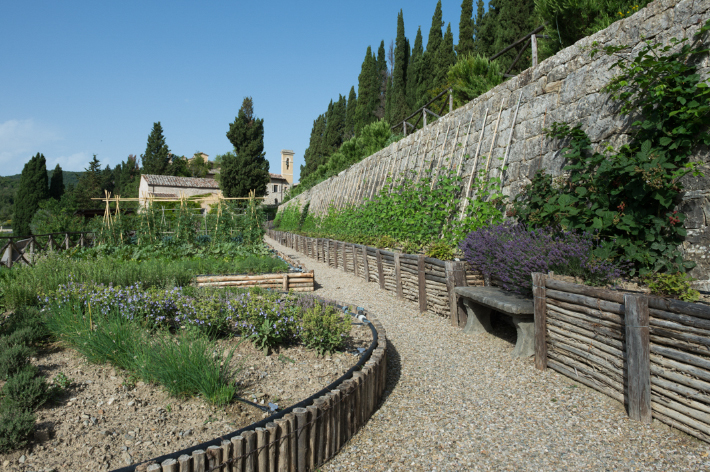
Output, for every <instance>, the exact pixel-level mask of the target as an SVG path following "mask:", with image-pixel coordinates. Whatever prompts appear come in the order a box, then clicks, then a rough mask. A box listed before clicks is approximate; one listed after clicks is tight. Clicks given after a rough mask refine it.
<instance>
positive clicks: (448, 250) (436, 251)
mask: <svg viewBox="0 0 710 472" xmlns="http://www.w3.org/2000/svg"><path fill="white" fill-rule="evenodd" d="M426 255H427V257H433V258H435V259H439V260H442V261H451V260H453V258H454V249H453V248H452V247H451V245H450V244H448V243H446V242H444V241H438V242H435V243H434V244H432V245H430V246H429V247H428V248H427V250H426Z"/></svg>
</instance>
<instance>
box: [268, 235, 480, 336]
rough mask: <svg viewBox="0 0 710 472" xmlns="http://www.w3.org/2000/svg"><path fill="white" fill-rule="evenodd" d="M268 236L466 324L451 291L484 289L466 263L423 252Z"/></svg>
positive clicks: (426, 310)
mask: <svg viewBox="0 0 710 472" xmlns="http://www.w3.org/2000/svg"><path fill="white" fill-rule="evenodd" d="M266 232H267V235H268V236H269V237H270V238H272V239H274V240H275V241H278V242H279V244H282V245H284V246H286V247H289V248H291V249H294V250H296V251H299V252H301V253H303V254H305V255H306V256H308V257H311V258H313V259H315V260H318V261H319V262H323V263H326V264H328V265H329V266H330V267H334V268H337V269H341V270H344V271H345V272H350V273H352V274H354V275H355V276H356V277H360V278H361V279H363V280H365V281H368V282H376V283H378V284H379V285H380V288H382V289H383V290H389V291H390V292H394V293H395V294H396V295H397V296H398V297H400V298H403V299H406V300H410V301H413V302H416V303H418V304H419V310H420V311H421V312H429V313H433V314H436V315H439V316H443V317H446V318H450V319H451V323H452V324H453V325H454V326H460V327H464V326H465V325H466V310H465V309H464V308H463V307H462V306H459V305H458V303H457V302H456V296H455V293H454V288H455V287H460V286H472V285H483V277H481V275H480V274H478V273H477V272H474V271H473V270H472V269H471V268H470V267H469V265H468V263H466V262H460V261H442V260H439V259H435V258H432V257H426V256H425V255H423V254H401V253H398V252H392V251H386V250H384V249H378V248H374V247H369V246H364V245H360V244H352V243H346V242H343V241H336V240H333V239H323V238H309V237H306V236H301V235H299V234H293V233H288V232H284V231H276V230H273V229H267V231H266Z"/></svg>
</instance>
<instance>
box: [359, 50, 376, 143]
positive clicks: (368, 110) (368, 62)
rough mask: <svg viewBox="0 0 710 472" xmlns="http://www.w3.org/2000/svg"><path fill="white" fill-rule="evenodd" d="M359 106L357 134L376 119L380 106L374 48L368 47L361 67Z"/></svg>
mask: <svg viewBox="0 0 710 472" xmlns="http://www.w3.org/2000/svg"><path fill="white" fill-rule="evenodd" d="M357 83H358V85H357V92H358V93H357V96H358V99H357V106H356V109H355V132H356V133H359V132H360V130H361V129H362V128H363V127H364V126H366V125H368V124H370V123H371V122H372V121H373V120H374V119H375V111H376V110H377V107H378V106H379V104H380V83H379V74H378V73H377V59H375V56H374V54H372V48H371V47H370V46H368V47H367V52H366V53H365V60H364V61H362V67H360V75H359V76H358V81H357Z"/></svg>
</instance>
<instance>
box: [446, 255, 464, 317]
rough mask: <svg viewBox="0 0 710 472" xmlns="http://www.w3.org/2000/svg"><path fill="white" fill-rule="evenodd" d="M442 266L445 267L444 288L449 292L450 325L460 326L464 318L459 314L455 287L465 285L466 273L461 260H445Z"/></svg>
mask: <svg viewBox="0 0 710 472" xmlns="http://www.w3.org/2000/svg"><path fill="white" fill-rule="evenodd" d="M444 267H445V268H446V290H447V291H448V292H449V312H450V315H451V325H452V326H459V327H461V322H462V321H463V319H464V318H463V316H459V306H458V305H459V304H458V297H457V296H456V290H455V288H456V287H463V286H465V285H466V274H465V272H464V267H463V262H455V261H446V262H445V263H444ZM462 315H463V313H462Z"/></svg>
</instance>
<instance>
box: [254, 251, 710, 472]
mask: <svg viewBox="0 0 710 472" xmlns="http://www.w3.org/2000/svg"><path fill="white" fill-rule="evenodd" d="M267 242H268V243H269V244H271V245H273V246H274V247H275V248H277V249H278V250H281V251H284V252H285V253H287V254H290V255H292V257H293V258H294V259H296V260H298V261H300V262H302V263H303V264H304V265H305V266H306V268H307V269H309V270H310V269H313V270H315V279H316V284H317V290H316V294H317V295H320V296H323V297H326V298H330V299H334V300H338V301H341V302H349V303H354V304H357V305H358V306H362V307H364V308H366V309H367V310H368V311H369V312H371V313H372V314H374V315H375V316H376V317H377V318H378V319H379V320H380V321H381V322H382V324H383V325H384V327H385V329H386V330H387V337H388V341H389V347H388V349H389V352H388V359H389V362H390V364H389V367H388V386H387V390H386V392H385V400H384V402H383V404H382V405H380V408H379V410H378V411H377V412H375V414H374V415H373V417H372V418H371V419H370V421H369V422H368V423H367V424H366V425H365V427H364V428H363V429H362V430H361V431H360V432H359V433H358V434H357V435H356V436H355V437H354V438H353V439H352V440H351V441H350V443H349V444H347V445H346V446H345V447H344V449H343V450H342V452H340V454H338V455H337V456H336V457H335V458H334V459H333V460H331V461H330V462H329V463H328V464H326V465H325V466H323V467H322V470H324V471H349V470H376V471H389V470H392V471H394V470H412V471H423V470H426V471H433V470H436V471H442V470H451V471H466V470H536V471H537V470H568V469H574V470H710V445H708V444H706V443H704V442H701V441H699V440H696V439H695V438H693V437H691V436H688V435H686V434H684V433H682V432H680V431H677V430H674V429H671V428H669V427H667V426H665V425H663V424H662V423H659V422H657V421H655V420H654V422H653V423H652V424H650V425H643V424H640V423H637V422H634V421H631V420H629V418H628V417H627V415H626V412H625V410H624V407H623V405H621V404H620V403H618V402H616V401H615V400H612V399H611V398H609V397H607V396H605V395H604V394H602V393H599V392H596V391H594V390H591V389H589V388H586V387H585V386H583V385H581V384H579V383H575V382H574V381H573V380H572V379H568V378H567V377H564V376H562V375H560V374H558V373H556V372H554V371H553V370H551V369H547V370H546V371H545V372H540V371H538V370H536V369H535V368H534V365H533V360H532V358H530V359H513V358H511V357H510V353H511V352H512V350H513V347H514V340H515V331H514V330H513V329H512V328H510V327H508V326H507V325H505V324H503V323H500V324H498V325H497V326H495V328H496V332H495V333H494V334H493V335H491V334H485V335H478V336H469V335H465V334H463V332H462V331H461V330H460V329H458V328H454V327H452V326H450V324H449V321H448V320H446V319H443V318H440V317H436V316H434V315H430V314H420V313H419V310H418V306H417V305H416V304H415V303H412V302H408V301H404V300H400V299H397V298H396V297H395V296H394V294H392V293H391V292H387V291H384V290H381V289H380V288H379V285H377V284H376V283H372V282H370V283H366V282H364V281H363V280H362V279H359V278H356V277H355V276H354V275H352V274H347V273H345V272H342V271H341V270H340V269H333V268H330V267H328V266H327V265H325V264H323V263H319V262H316V261H314V260H313V259H310V258H307V257H306V256H304V255H303V254H300V253H297V252H296V251H294V250H292V249H289V248H286V247H284V246H281V245H280V244H278V243H276V242H275V241H274V240H271V239H269V238H267Z"/></svg>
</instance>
